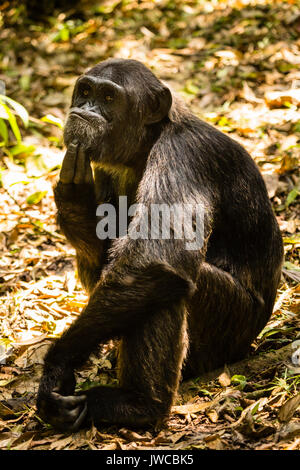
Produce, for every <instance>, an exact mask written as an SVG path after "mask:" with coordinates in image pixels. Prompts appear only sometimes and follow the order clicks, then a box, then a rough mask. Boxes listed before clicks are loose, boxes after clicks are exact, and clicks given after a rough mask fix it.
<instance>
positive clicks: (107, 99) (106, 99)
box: [105, 95, 113, 101]
mask: <svg viewBox="0 0 300 470" xmlns="http://www.w3.org/2000/svg"><path fill="white" fill-rule="evenodd" d="M105 101H113V97H112V96H111V95H106V97H105Z"/></svg>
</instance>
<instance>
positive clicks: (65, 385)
mask: <svg viewBox="0 0 300 470" xmlns="http://www.w3.org/2000/svg"><path fill="white" fill-rule="evenodd" d="M64 139H65V143H66V146H67V152H66V155H65V157H64V161H63V165H62V169H61V174H60V179H59V182H58V184H57V186H56V188H55V202H56V205H57V209H58V222H59V224H60V227H61V229H62V231H63V233H64V234H65V236H66V237H67V239H68V240H69V242H70V243H71V244H72V245H73V247H74V248H75V249H76V255H77V266H78V273H79V277H80V279H81V282H82V284H83V286H84V287H85V288H86V289H87V291H88V293H89V301H88V304H87V306H86V307H85V308H84V309H83V311H82V313H81V315H80V316H79V318H78V319H77V320H76V321H74V323H73V324H72V325H71V327H70V328H69V329H68V330H67V331H66V332H65V333H64V334H63V335H62V336H61V338H59V339H58V340H57V341H56V342H55V343H54V344H53V346H52V347H51V348H50V350H49V351H48V353H47V355H46V358H45V365H44V373H43V377H42V379H41V383H40V388H39V392H38V400H37V406H38V412H39V414H40V416H41V417H42V418H43V419H44V420H45V421H47V422H49V423H51V424H52V425H53V426H54V427H56V428H57V429H60V430H63V431H64V430H66V431H74V430H77V429H78V428H80V427H82V426H87V425H89V423H91V422H94V423H95V425H96V426H99V425H101V424H102V423H110V424H120V425H126V426H135V427H142V426H148V425H155V424H157V423H159V422H162V420H164V419H165V418H166V417H167V416H168V413H169V411H170V407H171V405H172V402H173V399H174V396H175V394H176V391H177V387H178V384H179V381H180V379H181V377H183V378H188V377H193V376H199V375H200V374H202V373H204V372H206V371H208V370H212V369H214V368H217V367H220V366H222V365H223V364H225V363H227V364H229V363H232V362H233V361H237V360H239V359H241V358H243V357H244V356H245V355H246V354H247V352H248V351H249V348H250V345H251V342H252V341H253V340H254V338H255V337H256V336H257V334H258V333H259V332H260V331H261V329H262V328H263V327H264V326H265V324H266V322H267V321H268V319H269V317H270V315H271V312H272V307H273V303H274V299H275V295H276V289H277V286H278V282H279V278H280V272H281V263H282V255H283V250H282V240H281V236H280V232H279V228H278V225H277V222H276V219H275V217H274V215H273V212H272V208H271V205H270V202H269V200H268V195H267V191H266V188H265V184H264V182H263V179H262V177H261V175H260V173H259V170H258V168H257V167H256V165H255V163H254V162H253V160H252V159H251V157H250V156H249V155H248V153H247V152H246V151H245V150H244V149H243V148H242V147H241V146H240V145H239V144H238V143H237V142H235V141H234V140H233V139H231V138H230V137H228V136H226V135H225V134H223V133H221V132H220V131H218V130H217V129H215V128H214V127H212V126H211V125H209V124H207V123H205V122H203V121H201V120H199V119H198V118H197V117H196V116H194V115H193V114H192V113H191V112H190V111H189V110H188V109H186V107H185V106H184V105H183V104H182V103H181V102H180V100H178V98H176V97H175V96H173V95H172V94H171V92H170V90H169V89H168V87H166V86H165V85H164V84H163V83H162V82H161V81H160V80H158V79H157V78H156V76H155V75H154V74H153V73H152V72H151V71H150V70H149V69H148V68H146V67H145V66H144V65H143V64H141V63H140V62H138V61H135V60H125V59H109V60H106V61H104V62H102V63H100V64H98V65H96V66H95V67H93V68H92V69H91V70H89V71H88V72H87V73H86V74H84V75H83V76H81V77H80V78H79V79H78V80H77V82H76V85H75V89H74V93H73V98H72V104H71V108H70V113H69V117H68V120H67V123H66V126H65V131H64ZM119 196H127V197H128V201H129V203H130V204H133V203H139V204H143V207H144V208H147V209H149V211H150V206H151V205H153V204H165V205H173V204H184V205H186V206H187V207H190V206H193V205H195V204H196V205H197V207H200V208H202V211H203V213H204V216H203V219H202V220H203V224H204V232H203V243H202V246H201V247H200V248H197V249H187V248H186V244H185V242H186V240H185V239H184V237H181V238H179V237H175V236H174V227H173V226H172V227H173V230H171V236H170V237H169V238H162V237H161V238H159V237H154V238H151V237H148V238H145V237H144V238H142V237H140V238H139V237H130V236H129V235H127V236H123V235H122V236H119V234H117V236H116V238H115V239H112V240H111V239H108V238H107V239H101V237H100V238H99V237H98V236H97V233H96V226H97V223H98V222H99V217H97V215H96V210H97V207H98V206H99V205H100V204H102V203H110V204H113V205H114V207H116V208H118V204H119ZM142 212H143V211H137V212H136V214H134V215H133V216H132V217H131V219H130V225H131V224H135V226H138V225H139V224H140V223H141V217H142V215H141V213H142ZM194 215H195V214H194ZM193 221H194V222H195V217H194V218H193ZM150 222H151V217H150V221H149V220H148V223H150ZM194 222H193V223H194ZM173 225H174V224H173ZM172 227H171V228H172ZM172 234H173V235H172ZM112 338H119V340H120V342H119V349H118V374H119V376H118V378H119V386H118V387H107V386H100V387H94V388H90V389H89V390H87V391H85V392H84V393H83V394H79V395H78V394H77V395H75V392H74V389H75V377H74V370H75V369H77V368H79V367H80V366H81V365H82V364H83V363H84V362H85V361H87V359H88V358H89V356H90V354H91V352H92V351H95V350H96V349H97V347H98V345H99V344H103V343H104V342H106V341H107V340H110V339H112Z"/></svg>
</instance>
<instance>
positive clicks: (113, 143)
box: [64, 59, 172, 162]
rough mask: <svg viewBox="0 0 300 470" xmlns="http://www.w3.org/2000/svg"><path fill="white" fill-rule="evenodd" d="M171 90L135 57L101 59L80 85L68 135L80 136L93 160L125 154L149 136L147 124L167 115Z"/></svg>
mask: <svg viewBox="0 0 300 470" xmlns="http://www.w3.org/2000/svg"><path fill="white" fill-rule="evenodd" d="M171 101H172V98H171V93H170V91H169V89H168V88H166V87H165V86H164V85H163V84H162V83H161V82H160V81H159V80H158V79H157V78H156V77H155V76H154V75H153V74H152V72H150V70H148V69H147V68H146V67H145V66H143V65H142V64H140V63H139V62H136V61H133V60H132V61H124V60H122V59H114V60H109V61H105V62H102V63H101V64H98V65H96V66H95V67H93V68H92V69H91V70H89V71H88V72H87V73H86V74H85V75H83V76H81V77H80V78H79V79H78V80H77V82H76V85H75V88H74V92H73V97H72V104H71V107H70V111H69V116H68V120H67V122H66V126H65V131H64V139H65V143H66V145H67V146H68V145H69V144H70V143H71V142H74V141H78V142H79V143H80V145H83V146H84V147H86V148H87V149H88V150H89V151H90V157H91V159H92V160H94V161H101V160H102V159H106V160H107V159H109V160H110V161H111V162H112V161H116V162H117V161H123V162H124V160H126V155H129V154H132V152H133V151H136V150H138V148H139V147H140V145H141V144H142V142H143V141H144V139H145V136H146V133H147V126H149V125H151V124H153V123H157V122H159V121H160V120H162V119H163V118H164V117H166V116H167V114H168V111H169V109H170V106H171Z"/></svg>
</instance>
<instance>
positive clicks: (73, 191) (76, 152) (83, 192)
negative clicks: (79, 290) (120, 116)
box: [54, 143, 105, 292]
mask: <svg viewBox="0 0 300 470" xmlns="http://www.w3.org/2000/svg"><path fill="white" fill-rule="evenodd" d="M54 196H55V202H56V206H57V209H58V214H57V220H58V223H59V225H60V227H61V229H62V231H63V233H64V235H65V236H66V238H67V239H68V241H69V242H70V243H71V244H72V246H73V247H74V248H75V249H76V257H77V267H78V274H79V277H80V280H81V282H82V284H83V286H84V287H85V289H86V290H87V291H88V292H91V290H92V289H93V288H94V286H95V285H96V283H97V281H98V280H99V278H100V273H101V269H102V264H103V257H104V251H105V248H104V242H103V241H102V240H99V239H98V238H97V236H96V224H97V220H96V199H95V189H94V181H93V174H92V169H91V166H90V162H89V159H88V157H87V155H86V153H85V152H84V150H83V149H82V148H81V147H80V146H79V145H78V143H71V144H69V146H68V149H67V152H66V155H65V157H64V161H63V165H62V169H61V173H60V178H59V182H58V184H57V186H56V188H55V190H54Z"/></svg>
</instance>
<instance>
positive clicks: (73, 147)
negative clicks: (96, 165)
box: [59, 141, 94, 185]
mask: <svg viewBox="0 0 300 470" xmlns="http://www.w3.org/2000/svg"><path fill="white" fill-rule="evenodd" d="M59 181H60V182H61V183H64V184H69V183H74V184H91V185H92V184H94V180H93V172H92V168H91V165H90V160H89V158H88V157H87V155H86V153H85V151H84V149H83V147H82V146H80V144H79V143H78V142H77V141H74V142H71V143H70V144H69V146H68V148H67V152H66V154H65V157H64V160H63V164H62V168H61V171H60V177H59Z"/></svg>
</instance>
